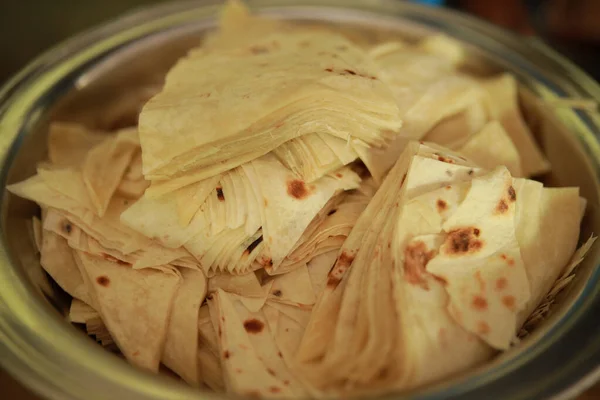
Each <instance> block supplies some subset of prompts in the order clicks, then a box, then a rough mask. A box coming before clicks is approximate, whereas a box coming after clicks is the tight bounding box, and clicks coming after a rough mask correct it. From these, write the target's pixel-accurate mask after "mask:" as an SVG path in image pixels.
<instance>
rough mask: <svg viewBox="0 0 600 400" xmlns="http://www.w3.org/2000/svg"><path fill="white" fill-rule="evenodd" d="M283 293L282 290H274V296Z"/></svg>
mask: <svg viewBox="0 0 600 400" xmlns="http://www.w3.org/2000/svg"><path fill="white" fill-rule="evenodd" d="M282 294H283V293H281V290H279V289H277V290H273V296H275V297H281V295H282Z"/></svg>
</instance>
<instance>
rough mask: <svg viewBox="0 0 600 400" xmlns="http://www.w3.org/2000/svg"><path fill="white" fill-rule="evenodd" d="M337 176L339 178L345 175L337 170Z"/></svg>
mask: <svg viewBox="0 0 600 400" xmlns="http://www.w3.org/2000/svg"><path fill="white" fill-rule="evenodd" d="M335 176H337V177H338V178H341V177H343V176H344V175H342V174H341V173H339V172H336V173H335Z"/></svg>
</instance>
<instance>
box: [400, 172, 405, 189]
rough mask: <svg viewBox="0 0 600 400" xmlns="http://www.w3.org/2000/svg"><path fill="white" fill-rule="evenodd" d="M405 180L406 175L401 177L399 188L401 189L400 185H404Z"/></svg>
mask: <svg viewBox="0 0 600 400" xmlns="http://www.w3.org/2000/svg"><path fill="white" fill-rule="evenodd" d="M405 180H406V174H404V175H403V176H402V181H400V187H402V185H404V181H405Z"/></svg>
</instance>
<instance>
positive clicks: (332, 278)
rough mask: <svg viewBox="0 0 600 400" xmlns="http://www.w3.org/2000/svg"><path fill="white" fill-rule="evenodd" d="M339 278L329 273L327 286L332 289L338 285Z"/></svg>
mask: <svg viewBox="0 0 600 400" xmlns="http://www.w3.org/2000/svg"><path fill="white" fill-rule="evenodd" d="M341 280H342V279H341V278H338V277H336V276H333V275H331V274H329V276H328V277H327V286H328V287H330V288H332V289H334V288H335V287H337V285H339V283H340V282H341Z"/></svg>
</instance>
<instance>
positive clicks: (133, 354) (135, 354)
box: [131, 350, 140, 357]
mask: <svg viewBox="0 0 600 400" xmlns="http://www.w3.org/2000/svg"><path fill="white" fill-rule="evenodd" d="M131 355H132V356H134V357H137V356H139V355H140V352H139V351H138V350H136V351H134V352H133V353H132V354H131Z"/></svg>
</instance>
